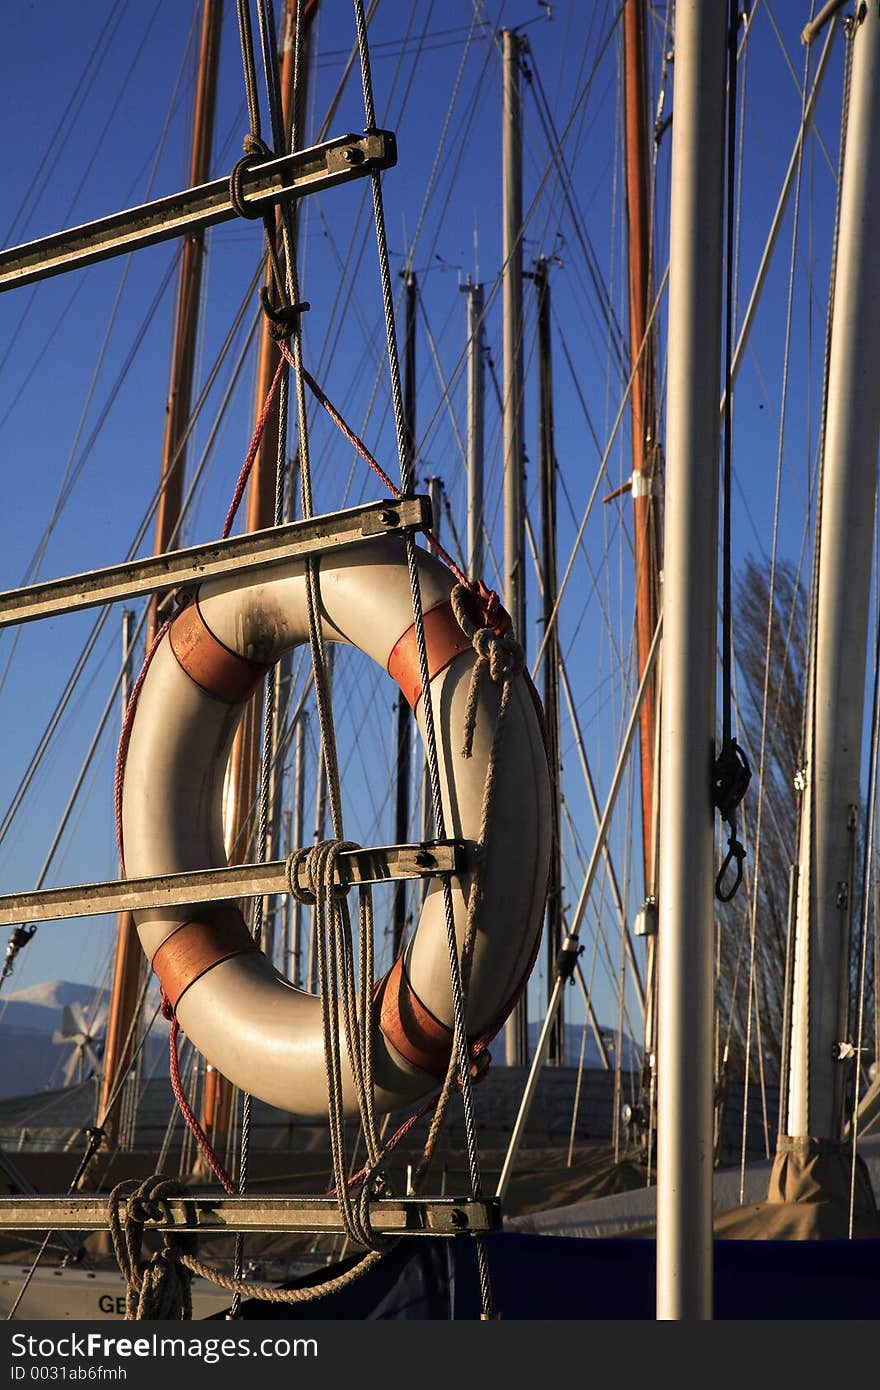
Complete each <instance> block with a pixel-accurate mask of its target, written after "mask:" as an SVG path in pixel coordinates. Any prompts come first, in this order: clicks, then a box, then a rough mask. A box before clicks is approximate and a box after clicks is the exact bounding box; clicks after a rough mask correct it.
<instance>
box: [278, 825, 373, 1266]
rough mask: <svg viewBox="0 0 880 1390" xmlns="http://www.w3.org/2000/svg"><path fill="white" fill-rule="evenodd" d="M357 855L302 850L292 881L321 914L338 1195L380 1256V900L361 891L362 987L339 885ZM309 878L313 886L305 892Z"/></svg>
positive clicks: (340, 847) (354, 1234)
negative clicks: (376, 1209) (360, 1161)
mask: <svg viewBox="0 0 880 1390" xmlns="http://www.w3.org/2000/svg"><path fill="white" fill-rule="evenodd" d="M357 848H358V846H357V845H354V844H353V843H351V842H348V841H344V840H343V841H339V840H323V841H321V842H320V843H319V844H317V845H314V846H313V847H311V848H308V849H301V850H297V851H296V852H295V853H294V854H291V855H290V856H289V857H288V860H287V879H288V884H289V886H290V891H291V893H292V895H293V897H294V898H295V899H296V900H297V901H298V902H303V903H312V904H313V905H314V908H315V940H316V943H317V953H318V972H319V989H320V997H321V1010H322V1022H323V1029H324V1062H325V1067H326V1071H327V1099H328V1115H329V1128H330V1146H331V1154H332V1160H333V1179H334V1188H333V1191H334V1192H335V1195H336V1198H337V1201H338V1204H339V1210H340V1215H341V1217H342V1221H343V1224H344V1226H345V1230H346V1233H347V1234H348V1236H349V1238H350V1239H351V1240H353V1241H357V1242H358V1243H359V1244H361V1245H364V1246H366V1247H367V1248H368V1249H371V1250H379V1249H385V1248H387V1247H388V1244H389V1242H388V1241H387V1240H386V1239H384V1238H381V1237H378V1236H377V1235H376V1234H375V1232H374V1231H373V1228H372V1224H371V1222H370V1215H369V1201H370V1197H371V1196H372V1195H374V1194H375V1193H377V1192H379V1191H382V1190H385V1188H386V1185H385V1179H384V1175H383V1173H382V1170H381V1162H382V1157H383V1150H382V1146H381V1142H380V1139H379V1133H378V1127H377V1124H376V1114H375V1097H374V1084H373V1044H374V1039H373V1009H372V980H373V965H374V949H373V936H374V932H373V910H372V893H371V891H370V889H369V887H368V886H367V885H362V886H361V887H360V888H359V894H358V896H359V908H360V915H359V933H358V936H359V957H358V980H357V981H355V978H354V975H355V960H354V945H353V937H352V930H351V919H350V916H349V911H348V902H347V898H346V890H345V888H344V886H342V885H341V884H340V883H339V882H338V879H339V868H338V865H339V856H340V854H342V853H343V852H344V851H346V850H351V849H357ZM301 871H302V873H303V876H304V878H305V880H306V885H307V886H306V888H305V889H301V888H300V887H299V874H300V872H301ZM340 1002H341V1007H342V1030H343V1034H344V1038H345V1047H346V1052H347V1055H348V1060H349V1064H350V1068H351V1075H352V1079H353V1083H354V1091H355V1097H356V1100H357V1105H358V1111H359V1114H360V1119H361V1127H362V1130H363V1134H364V1141H365V1144H366V1150H367V1162H366V1164H365V1166H364V1168H363V1169H362V1170H361V1173H360V1174H359V1175H358V1181H359V1185H360V1193H359V1195H358V1196H357V1197H355V1196H354V1195H353V1192H352V1189H353V1187H354V1185H355V1184H354V1183H353V1182H352V1181H351V1180H350V1179H349V1177H348V1164H347V1159H346V1147H345V1101H344V1094H343V1070H342V1060H343V1059H342V1051H341V1046H340Z"/></svg>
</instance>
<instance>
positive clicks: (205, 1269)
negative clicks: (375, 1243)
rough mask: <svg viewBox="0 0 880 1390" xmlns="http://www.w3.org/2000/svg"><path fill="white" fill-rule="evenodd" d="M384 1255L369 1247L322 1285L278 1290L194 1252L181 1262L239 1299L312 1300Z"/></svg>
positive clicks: (355, 1276) (342, 1285)
mask: <svg viewBox="0 0 880 1390" xmlns="http://www.w3.org/2000/svg"><path fill="white" fill-rule="evenodd" d="M381 1258H382V1252H380V1251H377V1250H369V1251H367V1253H366V1255H364V1257H363V1259H362V1260H360V1261H359V1262H358V1263H357V1264H356V1265H353V1266H352V1268H351V1269H347V1270H346V1271H345V1273H344V1274H335V1275H333V1276H332V1277H331V1278H330V1279H325V1280H324V1281H323V1282H322V1283H320V1284H313V1285H310V1286H309V1287H308V1288H304V1289H279V1288H276V1287H275V1286H274V1285H273V1284H249V1283H247V1282H245V1280H243V1279H236V1278H233V1277H232V1276H230V1275H228V1274H224V1273H223V1272H222V1271H221V1270H219V1269H214V1268H213V1266H212V1265H206V1264H203V1263H202V1261H201V1260H199V1259H197V1258H196V1257H195V1256H194V1255H182V1256H181V1257H180V1263H181V1264H182V1265H185V1266H186V1268H187V1269H188V1270H189V1271H190V1272H191V1273H192V1274H198V1275H200V1276H201V1278H202V1279H210V1281H211V1283H213V1284H219V1285H220V1287H221V1288H223V1289H228V1290H229V1291H230V1293H233V1294H235V1295H237V1297H239V1298H241V1297H242V1296H245V1297H248V1298H257V1299H260V1300H261V1301H262V1302H265V1303H312V1302H314V1301H315V1300H316V1299H318V1298H323V1297H324V1296H325V1295H326V1294H331V1293H338V1292H339V1290H340V1289H345V1288H348V1286H349V1285H350V1284H353V1283H354V1282H355V1280H357V1279H360V1278H362V1276H363V1275H364V1274H367V1273H368V1272H369V1271H370V1270H371V1269H374V1268H375V1267H376V1265H377V1264H378V1263H379V1261H380V1259H381Z"/></svg>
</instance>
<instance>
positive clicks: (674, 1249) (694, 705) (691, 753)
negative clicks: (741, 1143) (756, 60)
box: [657, 0, 727, 1319]
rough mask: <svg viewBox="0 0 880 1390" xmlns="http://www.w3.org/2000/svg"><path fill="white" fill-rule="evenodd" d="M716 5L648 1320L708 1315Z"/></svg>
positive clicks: (701, 30) (669, 636)
mask: <svg viewBox="0 0 880 1390" xmlns="http://www.w3.org/2000/svg"><path fill="white" fill-rule="evenodd" d="M726 40H727V7H726V6H724V5H718V4H711V5H707V4H705V3H704V2H703V0H678V4H677V5H676V10H675V120H674V122H673V129H672V206H671V219H670V250H669V352H668V363H669V382H668V390H667V398H668V405H667V464H666V528H665V547H666V565H665V575H666V581H665V591H664V598H663V672H662V700H663V719H662V729H661V737H660V785H661V788H662V815H661V818H660V821H661V830H660V864H659V884H660V895H659V909H660V920H659V930H658V937H657V952H658V959H657V971H658V985H659V994H658V1053H657V1055H658V1107H657V1316H658V1318H664V1319H681V1318H688V1319H706V1318H711V1316H712V1158H713V1142H712V1141H713V1066H712V1040H713V1016H714V1008H713V973H712V941H713V931H712V922H713V907H714V901H713V893H714V872H713V840H714V834H713V831H714V820H715V813H714V807H713V798H712V777H711V770H712V767H713V763H714V757H715V737H714V735H715V652H716V645H717V644H716V636H717V571H718V554H717V545H718V541H717V533H718V515H717V513H718V454H719V416H718V383H719V380H720V376H721V249H722V194H723V170H724V135H725V130H724V92H725V72H724V68H725V55H726Z"/></svg>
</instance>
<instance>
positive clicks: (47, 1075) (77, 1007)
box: [0, 980, 168, 1100]
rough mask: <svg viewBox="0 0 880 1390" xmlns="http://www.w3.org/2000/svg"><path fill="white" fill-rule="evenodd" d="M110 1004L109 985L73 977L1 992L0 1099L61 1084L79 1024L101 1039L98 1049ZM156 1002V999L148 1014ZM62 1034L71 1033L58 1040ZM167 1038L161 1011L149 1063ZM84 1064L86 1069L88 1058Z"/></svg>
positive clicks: (154, 1029)
mask: <svg viewBox="0 0 880 1390" xmlns="http://www.w3.org/2000/svg"><path fill="white" fill-rule="evenodd" d="M157 997H158V996H157ZM108 1003H109V993H108V991H107V990H106V989H96V988H95V986H94V985H85V984H80V983H77V982H75V981H72V980H46V981H43V982H42V983H40V984H35V985H27V986H25V987H24V988H22V989H17V990H10V991H9V993H8V994H7V993H5V992H4V994H3V995H0V1100H6V1099H7V1098H8V1097H10V1096H22V1095H30V1094H32V1093H33V1092H37V1091H45V1090H54V1089H57V1088H58V1087H61V1086H63V1085H64V1084H65V1071H66V1070H67V1069H68V1063H69V1062H70V1060H71V1057H72V1055H73V1054H74V1052H75V1050H76V1047H77V1042H76V1036H75V1035H76V1031H77V1028H76V1026H75V1025H85V1027H84V1029H83V1030H82V1031H86V1032H87V1033H88V1035H89V1036H90V1037H91V1038H93V1039H96V1040H97V1046H98V1050H99V1051H100V1040H101V1039H102V1038H103V1033H104V1027H105V1023H106V1016H107V1007H108ZM154 1007H155V1000H153V1001H152V1003H150V1004H149V1013H148V1015H147V1016H148V1017H149V1016H151V1015H152V1011H153V1008H154ZM72 1032H73V1036H71V1033H72ZM63 1033H66V1034H68V1036H67V1037H66V1038H64V1039H63V1040H61V1041H56V1038H60V1037H61V1035H62V1034H63ZM167 1038H168V1024H167V1023H166V1022H165V1020H164V1019H163V1018H162V1017H161V1016H160V1017H159V1018H158V1019H157V1020H156V1022H155V1024H154V1025H153V1028H152V1029H151V1036H150V1039H149V1040H148V1044H147V1058H148V1063H152V1060H153V1058H154V1056H155V1053H156V1051H157V1050H159V1049H165V1048H167V1045H168V1044H167ZM84 1065H85V1070H86V1074H87V1073H88V1069H89V1064H88V1061H87V1060H86V1062H85V1064H84ZM71 1079H72V1080H76V1079H77V1078H76V1077H73V1078H71Z"/></svg>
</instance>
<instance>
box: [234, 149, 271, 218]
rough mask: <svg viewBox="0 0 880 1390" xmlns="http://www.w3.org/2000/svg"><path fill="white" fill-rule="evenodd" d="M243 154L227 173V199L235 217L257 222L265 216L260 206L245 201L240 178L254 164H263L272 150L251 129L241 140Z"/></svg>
mask: <svg viewBox="0 0 880 1390" xmlns="http://www.w3.org/2000/svg"><path fill="white" fill-rule="evenodd" d="M242 144H243V146H244V154H243V155H242V157H241V159H240V160H239V161H238V163H237V164H233V166H232V169H231V170H230V173H229V201H230V202H231V204H232V207H233V211H234V212H235V214H236V216H237V217H244V218H245V219H246V220H247V221H248V222H259V221H261V220H262V218H263V217H264V216H265V213H264V212H263V209H262V208H255V207H252V206H251V205H250V204H249V203H246V202H245V199H244V190H243V188H242V180H243V179H244V175H245V174H246V172H247V170H248V169H252V168H253V166H254V165H255V164H264V163H265V162H266V160H267V159H271V158H272V151H271V150H270V149H269V146H268V145H267V144H266V142H265V140H261V139H260V137H259V135H255V134H254V133H253V131H251V132H249V133H248V134H247V135H246V136H245V137H244V140H243V141H242Z"/></svg>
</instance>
